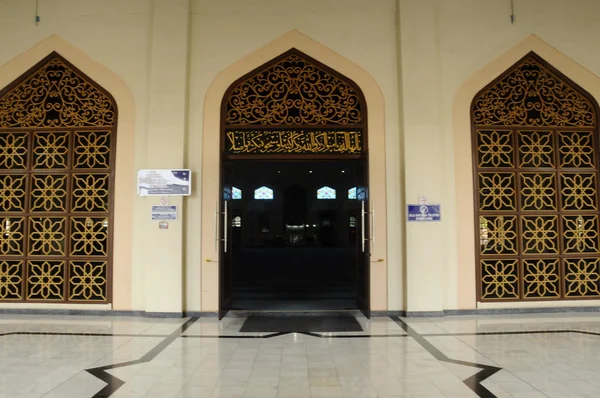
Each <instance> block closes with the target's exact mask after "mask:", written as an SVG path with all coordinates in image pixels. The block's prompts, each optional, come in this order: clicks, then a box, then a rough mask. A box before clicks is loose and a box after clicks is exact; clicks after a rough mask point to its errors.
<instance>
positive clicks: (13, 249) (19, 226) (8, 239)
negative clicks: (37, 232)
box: [0, 217, 25, 256]
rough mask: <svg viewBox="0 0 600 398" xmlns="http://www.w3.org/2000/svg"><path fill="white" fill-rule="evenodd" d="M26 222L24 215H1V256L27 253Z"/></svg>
mask: <svg viewBox="0 0 600 398" xmlns="http://www.w3.org/2000/svg"><path fill="white" fill-rule="evenodd" d="M24 224H25V223H24V218H23V217H0V256H22V255H23V254H25V251H24V247H25V242H24V237H25V232H24V227H25V226H24Z"/></svg>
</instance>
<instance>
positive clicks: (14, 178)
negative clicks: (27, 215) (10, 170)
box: [0, 174, 27, 212]
mask: <svg viewBox="0 0 600 398" xmlns="http://www.w3.org/2000/svg"><path fill="white" fill-rule="evenodd" d="M26 179H27V176H24V175H18V174H4V175H0V212H23V211H25V181H26Z"/></svg>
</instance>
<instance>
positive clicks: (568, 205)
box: [560, 173, 598, 211]
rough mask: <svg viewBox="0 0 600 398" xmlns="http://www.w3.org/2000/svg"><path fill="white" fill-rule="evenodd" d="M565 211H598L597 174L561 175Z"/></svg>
mask: <svg viewBox="0 0 600 398" xmlns="http://www.w3.org/2000/svg"><path fill="white" fill-rule="evenodd" d="M560 180H561V186H562V189H561V193H562V202H563V210H580V211H582V210H583V211H588V210H597V209H598V204H597V200H598V199H597V196H598V191H597V188H596V186H597V185H596V174H595V173H577V174H571V173H568V174H567V173H561V175H560Z"/></svg>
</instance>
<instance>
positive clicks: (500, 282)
mask: <svg viewBox="0 0 600 398" xmlns="http://www.w3.org/2000/svg"><path fill="white" fill-rule="evenodd" d="M481 267H482V269H481V297H482V298H484V299H515V298H518V297H519V283H518V282H519V273H518V264H517V260H484V261H482V262H481Z"/></svg>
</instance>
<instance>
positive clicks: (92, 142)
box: [73, 131, 110, 169]
mask: <svg viewBox="0 0 600 398" xmlns="http://www.w3.org/2000/svg"><path fill="white" fill-rule="evenodd" d="M74 152H75V160H74V161H73V168H74V169H108V168H109V167H110V132H109V131H102V132H100V131H89V132H78V133H75V149H74Z"/></svg>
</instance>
